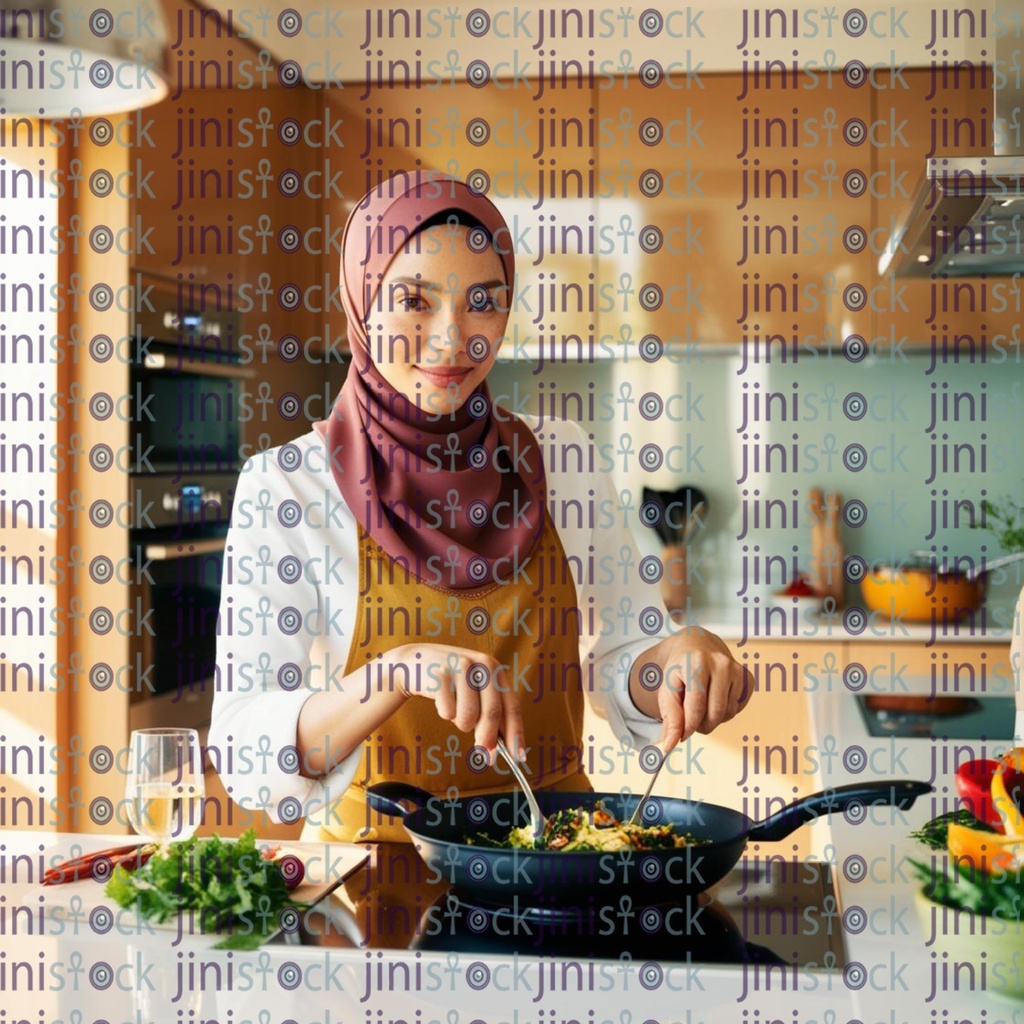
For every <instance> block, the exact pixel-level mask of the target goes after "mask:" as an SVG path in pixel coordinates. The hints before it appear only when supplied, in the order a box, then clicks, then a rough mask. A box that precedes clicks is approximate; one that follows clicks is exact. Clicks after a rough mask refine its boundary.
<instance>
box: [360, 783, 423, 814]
mask: <svg viewBox="0 0 1024 1024" xmlns="http://www.w3.org/2000/svg"><path fill="white" fill-rule="evenodd" d="M434 799H436V797H435V796H434V794H433V793H428V792H427V791H426V790H425V789H420V788H419V786H410V785H409V783H408V782H377V783H374V785H372V786H367V787H366V802H367V803H368V804H369V805H370V809H371V810H373V811H376V812H377V813H378V814H390V815H391V816H392V817H397V818H404V817H405V816H406V814H407V813H409V812H408V811H406V809H405V808H404V807H403V806H402V804H401V803H400V802H399V801H401V800H409V801H411V802H412V803H414V804H415V805H416V806H417V807H426V805H427V803H428V801H430V800H434Z"/></svg>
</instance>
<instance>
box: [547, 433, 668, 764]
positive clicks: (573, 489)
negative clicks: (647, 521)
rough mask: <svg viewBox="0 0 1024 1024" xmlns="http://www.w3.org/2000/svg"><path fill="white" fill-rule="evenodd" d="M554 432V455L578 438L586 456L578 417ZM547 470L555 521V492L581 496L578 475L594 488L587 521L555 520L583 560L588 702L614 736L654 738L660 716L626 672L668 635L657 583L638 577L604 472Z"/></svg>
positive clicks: (633, 546) (636, 740) (637, 742)
mask: <svg viewBox="0 0 1024 1024" xmlns="http://www.w3.org/2000/svg"><path fill="white" fill-rule="evenodd" d="M553 426H555V427H556V428H557V429H556V430H555V431H552V429H551V428H552V427H553ZM553 434H554V436H555V438H556V448H555V452H556V454H557V453H559V452H560V448H561V445H562V444H566V443H572V444H576V445H580V447H581V449H582V451H583V452H584V457H585V458H589V450H590V446H591V444H592V442H591V441H589V440H588V439H587V437H586V435H585V434H584V433H583V430H582V428H581V427H580V426H579V425H578V424H576V423H570V422H569V421H560V422H558V423H557V424H551V423H549V424H548V434H547V436H548V437H549V438H551V437H552V435H553ZM548 476H549V480H550V482H551V483H554V484H555V485H556V487H555V489H556V499H555V504H554V507H555V509H556V517H555V523H556V527H559V520H560V518H561V517H560V516H559V515H558V514H557V509H558V508H559V507H560V504H561V503H560V501H559V500H558V497H559V496H562V497H564V496H566V495H568V494H571V495H572V496H573V497H577V498H581V499H582V498H584V495H582V494H580V493H579V489H580V483H581V481H583V482H584V483H585V486H586V485H589V486H587V489H588V490H590V491H592V492H593V494H592V496H591V495H587V496H586V497H588V498H590V501H589V502H584V504H585V505H586V507H587V508H588V509H589V510H590V513H591V526H590V528H589V529H588V530H583V531H580V530H576V529H562V528H560V527H559V537H560V538H561V539H562V541H563V547H565V549H566V554H567V555H570V556H575V558H577V559H579V564H581V565H582V566H583V567H584V571H583V572H582V574H581V575H582V578H583V582H582V584H577V599H578V601H579V607H580V610H581V612H582V618H583V631H582V634H581V636H580V662H581V664H582V665H583V670H584V679H587V678H588V677H589V678H591V679H592V680H593V684H592V686H591V687H590V688H589V690H588V693H589V695H590V702H591V705H592V706H593V708H594V710H595V711H596V712H597V713H598V714H599V715H600V716H601V717H602V718H605V719H607V721H608V724H609V725H610V726H611V729H612V732H613V733H614V734H615V736H616V737H617V738H618V739H619V740H621V741H624V742H627V743H629V744H631V745H632V746H634V747H641V746H644V745H645V744H647V743H653V742H655V741H656V740H657V739H658V737H659V736H660V735H661V722H660V721H659V720H658V719H654V718H649V717H648V716H647V715H645V714H644V713H643V712H642V711H640V710H639V709H638V708H637V707H636V705H635V704H634V703H633V701H632V698H631V697H630V695H629V676H630V672H631V671H632V668H633V663H634V662H635V661H636V660H637V658H639V657H640V655H641V654H643V652H644V651H646V650H648V649H649V648H650V647H653V646H654V645H655V644H656V643H658V642H659V641H660V640H662V639H664V638H665V637H667V636H670V635H671V632H672V630H671V623H670V622H669V620H668V616H667V614H666V612H665V607H664V604H663V603H662V599H661V589H660V585H659V583H658V582H657V580H655V581H654V582H653V583H648V582H646V581H645V580H644V579H643V578H642V576H641V572H640V562H641V560H642V558H643V555H642V554H641V552H640V549H639V547H638V546H637V543H636V539H635V538H634V536H633V532H632V530H630V528H629V526H628V524H627V523H626V521H625V519H624V513H623V512H622V511H621V510H620V508H619V506H620V502H619V498H618V496H617V495H616V493H615V490H614V488H613V486H612V481H611V477H610V474H609V473H605V472H601V471H600V470H595V471H594V472H592V473H587V474H585V475H584V476H583V477H582V478H581V477H578V476H577V477H574V478H570V477H569V476H568V474H566V475H564V476H563V475H561V474H560V473H559V472H558V470H557V467H556V466H554V465H552V466H551V468H550V470H549V472H548ZM645 613H646V614H645Z"/></svg>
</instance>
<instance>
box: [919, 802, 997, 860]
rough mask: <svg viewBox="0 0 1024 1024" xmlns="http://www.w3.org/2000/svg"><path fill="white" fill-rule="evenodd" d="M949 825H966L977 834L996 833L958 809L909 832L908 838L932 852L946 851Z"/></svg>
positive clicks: (986, 824)
mask: <svg viewBox="0 0 1024 1024" xmlns="http://www.w3.org/2000/svg"><path fill="white" fill-rule="evenodd" d="M951 824H954V825H966V826H967V827H968V828H973V829H977V830H978V831H979V832H995V831H996V830H995V829H994V828H993V827H992V826H991V825H989V824H988V823H987V822H984V821H979V820H978V819H977V818H976V817H975V816H974V815H973V814H971V812H970V811H967V810H964V809H960V810H958V811H949V812H947V813H946V814H940V815H939V816H938V817H937V818H932V820H931V821H929V822H928V823H927V824H926V825H922V826H921V828H919V829H916V830H915V831H913V832H911V833H910V838H911V839H916V840H917V841H918V842H921V843H924V845H925V846H930V847H931V848H932V849H933V850H944V849H946V841H947V836H948V832H949V826H950V825H951Z"/></svg>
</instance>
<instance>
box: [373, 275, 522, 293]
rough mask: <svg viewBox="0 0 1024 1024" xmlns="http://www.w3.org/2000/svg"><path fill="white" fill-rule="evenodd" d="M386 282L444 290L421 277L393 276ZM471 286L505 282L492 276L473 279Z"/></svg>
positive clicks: (503, 283) (499, 286)
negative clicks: (484, 278)
mask: <svg viewBox="0 0 1024 1024" xmlns="http://www.w3.org/2000/svg"><path fill="white" fill-rule="evenodd" d="M388 284H391V285H396V284H404V285H408V286H410V287H412V288H425V289H427V291H434V292H440V291H444V286H443V285H440V284H436V283H435V282H434V281H424V280H423V278H422V277H395V278H392V279H391V280H390V281H389V282H388ZM471 286H472V287H474V288H480V287H483V288H504V287H505V282H504V281H503V280H501V279H500V278H493V279H492V280H490V281H473V282H472V285H471Z"/></svg>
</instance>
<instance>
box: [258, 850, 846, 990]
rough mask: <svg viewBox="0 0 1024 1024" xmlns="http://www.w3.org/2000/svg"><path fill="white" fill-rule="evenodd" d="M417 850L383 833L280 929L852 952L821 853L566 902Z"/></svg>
mask: <svg viewBox="0 0 1024 1024" xmlns="http://www.w3.org/2000/svg"><path fill="white" fill-rule="evenodd" d="M410 857H411V858H412V859H414V860H418V856H417V854H416V853H415V851H414V850H412V848H411V847H408V846H406V845H405V844H379V849H376V850H375V851H374V853H373V856H372V857H371V859H370V860H369V861H368V862H367V864H366V866H365V867H364V868H363V869H361V870H360V871H359V872H357V873H356V874H354V875H353V876H352V877H351V878H350V879H349V880H348V881H346V883H345V885H344V886H342V887H341V888H339V889H338V890H336V891H335V893H333V894H332V895H331V896H329V897H327V898H325V899H324V900H322V901H320V903H318V904H317V905H316V906H314V907H313V908H311V909H310V910H309V911H307V912H306V914H305V915H303V919H302V921H301V923H300V924H298V925H297V927H296V928H295V929H293V930H291V931H290V932H284V933H281V934H279V935H278V936H277V937H276V938H275V939H274V940H273V941H274V942H275V943H278V944H295V945H307V946H335V947H347V948H363V949H367V950H392V951H398V950H407V951H410V952H412V953H416V952H428V951H429V952H438V953H474V954H478V955H480V954H486V953H492V954H518V955H520V956H542V957H559V958H562V959H572V960H577V961H578V960H582V959H601V960H611V961H618V960H621V959H622V958H623V957H626V956H628V957H631V958H632V959H633V960H634V961H635V960H637V958H639V959H640V960H641V961H646V960H651V961H657V962H660V963H670V962H674V963H705V964H746V965H750V964H754V965H760V964H763V965H766V967H768V966H772V965H779V966H780V967H781V966H783V965H786V966H799V967H806V968H811V969H813V968H821V969H825V970H836V969H842V967H843V966H845V962H846V961H845V953H844V948H843V939H842V931H843V922H844V919H843V917H842V915H841V914H840V913H839V907H838V902H837V900H836V896H835V890H834V887H833V881H832V875H831V871H830V869H829V866H828V864H825V863H822V862H818V861H814V860H807V861H801V860H792V859H790V860H785V859H783V858H782V857H781V856H780V857H768V858H766V857H762V856H761V855H760V854H758V855H756V856H753V857H749V858H745V859H744V860H741V861H740V862H739V864H737V866H736V867H735V868H734V869H733V870H732V871H731V872H730V873H729V874H728V875H727V876H726V877H725V878H724V879H723V880H722V881H721V882H719V883H718V884H717V885H715V886H713V887H712V888H711V889H710V890H709V891H708V892H704V893H701V894H699V895H697V896H689V897H683V898H681V899H680V900H678V901H676V902H672V903H657V904H645V903H643V902H642V901H641V900H638V899H636V898H634V897H631V896H630V895H629V894H626V893H617V892H616V891H615V888H614V887H613V886H598V887H596V891H594V892H592V893H590V894H588V895H587V896H586V898H585V899H576V900H574V901H572V902H568V903H566V902H563V901H560V900H559V899H558V898H557V897H555V898H548V899H546V900H545V901H544V902H543V903H540V904H529V903H526V902H525V901H523V900H515V899H513V900H511V901H510V902H509V903H508V904H501V903H496V902H493V901H490V900H487V899H481V898H480V896H479V895H477V894H475V893H473V892H464V891H460V890H459V889H456V888H453V887H450V886H447V885H444V884H441V885H438V884H435V883H431V882H429V881H427V880H426V879H425V878H424V877H423V876H424V875H425V874H426V872H417V871H416V870H415V865H414V864H410V863H409V860H410ZM410 868H412V869H413V870H412V871H411V872H410ZM604 889H607V891H602V890H604Z"/></svg>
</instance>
